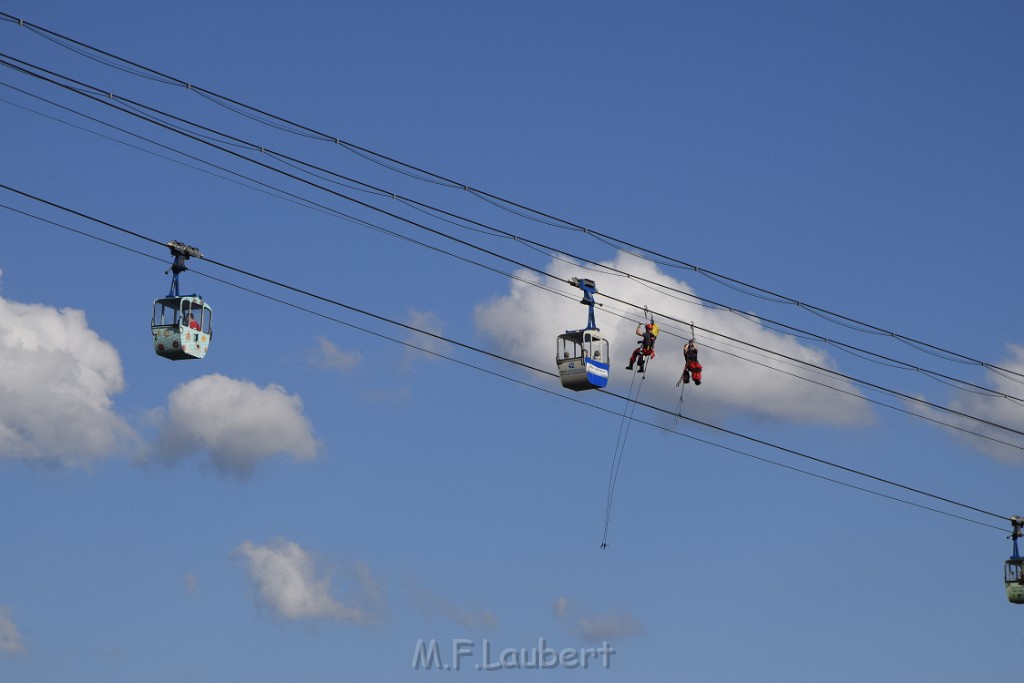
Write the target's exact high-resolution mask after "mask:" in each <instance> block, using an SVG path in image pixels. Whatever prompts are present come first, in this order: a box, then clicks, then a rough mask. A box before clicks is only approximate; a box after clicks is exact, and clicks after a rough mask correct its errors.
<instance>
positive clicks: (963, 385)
mask: <svg viewBox="0 0 1024 683" xmlns="http://www.w3.org/2000/svg"><path fill="white" fill-rule="evenodd" d="M0 55H2V56H4V57H7V58H9V59H12V60H14V61H15V62H18V63H19V64H20V65H22V66H18V65H14V64H11V63H7V62H3V61H2V60H0V65H3V66H7V67H8V68H13V69H15V70H16V71H19V72H21V73H23V74H25V75H29V76H33V77H35V78H38V79H40V80H43V81H45V82H48V83H51V84H52V85H56V86H58V87H61V88H64V89H67V90H70V91H72V92H75V93H76V94H79V95H81V96H84V97H87V98H90V99H92V100H94V101H97V102H100V103H102V104H105V105H107V106H110V107H112V108H114V109H116V110H118V111H121V112H122V113H127V114H129V115H132V116H135V117H138V118H140V119H142V120H144V121H146V122H148V123H151V124H154V125H157V126H160V127H162V128H164V129H165V130H169V131H171V132H174V133H177V134H179V135H183V136H185V137H187V138H189V139H192V140H194V141H197V142H201V143H203V144H206V145H209V146H211V147H213V148H214V149H217V150H219V151H221V152H224V153H227V154H231V155H233V156H235V157H237V158H239V159H242V160H245V161H248V162H250V163H254V164H257V165H259V166H261V167H262V168H264V169H266V170H270V171H273V172H276V173H279V174H282V175H284V176H286V177H288V178H291V179H293V180H296V181H299V182H302V183H305V184H307V185H310V186H312V187H314V188H317V189H320V190H323V191H326V192H329V193H331V194H333V195H335V196H337V197H340V198H342V199H346V200H348V201H351V202H355V203H357V204H359V205H360V206H362V207H364V208H369V209H371V210H374V211H378V212H380V213H383V214H385V215H387V216H389V217H391V218H394V219H396V220H399V221H403V222H405V223H408V224H409V225H412V226H414V227H417V228H419V229H423V230H427V231H430V232H431V233H433V234H434V235H437V236H441V237H444V238H446V239H453V240H455V241H457V242H459V243H460V244H462V245H464V246H470V247H471V248H474V249H479V250H481V251H484V252H485V253H487V254H489V255H491V256H495V257H497V258H501V259H503V260H506V261H509V262H510V263H513V264H514V265H517V266H519V267H523V268H527V269H530V270H533V271H534V272H538V273H541V274H545V275H548V276H549V277H550V275H549V274H548V273H545V272H544V271H541V270H539V269H537V268H534V267H532V266H529V265H527V264H524V263H522V262H521V261H517V260H514V259H510V258H507V257H504V256H502V255H499V254H496V252H493V251H491V250H487V249H483V248H481V247H478V246H477V245H473V244H472V243H469V242H467V241H465V240H461V239H458V238H455V237H453V236H451V235H448V233H444V232H443V231H438V230H435V229H433V228H430V227H428V226H426V225H423V224H422V223H419V222H417V221H412V220H410V219H408V218H405V217H402V216H400V215H398V214H395V213H393V212H390V211H387V210H385V209H382V208H380V207H377V206H375V205H372V204H369V203H366V202H362V201H360V200H358V199H355V198H352V197H349V196H347V195H345V194H343V193H340V192H337V191H334V190H332V189H330V188H327V187H324V186H322V185H319V184H317V183H315V182H312V181H310V180H308V179H305V178H302V177H299V176H296V175H294V174H292V173H289V172H287V171H284V170H282V169H279V168H277V167H274V166H272V165H270V164H266V163H264V162H261V161H259V160H256V159H253V158H251V157H248V156H245V155H244V154H240V153H238V152H236V151H233V150H230V149H227V148H224V147H221V146H220V145H218V144H216V143H215V142H213V141H212V139H211V138H209V137H208V136H205V135H197V134H195V133H192V132H189V131H187V130H183V129H181V128H179V127H177V126H176V125H174V124H169V123H167V122H165V121H161V120H159V119H154V118H153V117H152V116H150V115H146V114H143V113H142V112H139V111H137V110H136V108H141V109H144V110H146V111H149V112H152V113H153V114H155V115H160V116H164V117H168V118H171V119H174V120H176V121H178V122H180V123H182V124H185V125H187V126H190V127H193V128H199V129H201V130H204V131H206V132H208V133H210V134H211V135H213V136H215V137H217V138H223V139H225V140H226V141H227V144H233V145H236V146H238V147H241V148H247V149H250V150H252V151H258V152H260V153H263V154H268V155H271V156H274V157H276V158H278V159H280V160H282V161H284V162H285V163H288V162H293V163H295V164H299V165H301V166H303V167H306V168H310V169H315V170H317V171H320V172H324V173H327V174H330V175H332V176H334V177H337V178H340V179H342V180H344V181H346V182H350V183H354V184H358V185H359V186H360V187H359V188H355V187H351V186H350V185H345V187H350V189H364V190H366V191H368V192H370V193H371V194H376V195H379V196H382V197H390V198H392V199H395V200H398V201H401V202H403V203H405V204H406V205H412V206H414V207H415V208H418V209H421V210H423V211H425V212H427V213H429V211H436V212H439V213H441V214H443V216H447V217H450V218H452V219H456V218H457V219H459V220H463V221H466V222H467V223H471V224H473V225H477V226H480V227H481V228H485V229H486V230H488V231H490V232H491V233H492V234H495V235H496V236H502V237H506V238H509V239H512V240H515V241H517V242H520V243H523V244H526V245H528V246H535V247H538V248H541V249H546V250H550V251H562V252H563V253H566V252H564V250H557V249H556V248H555V247H551V246H548V245H544V244H542V243H540V242H536V241H534V240H530V239H528V238H525V237H523V236H520V235H516V234H514V233H511V232H508V231H505V230H502V229H500V228H497V227H494V226H489V225H486V224H484V223H481V222H478V221H475V220H473V219H471V218H467V217H463V216H458V215H457V214H454V213H451V212H448V211H446V210H444V209H440V208H438V207H433V206H430V205H428V204H425V203H422V202H419V201H417V200H414V199H411V198H408V197H404V196H400V195H398V194H396V193H394V192H392V191H390V190H386V189H384V188H380V187H376V186H373V185H370V184H368V183H364V182H362V181H360V180H358V179H355V178H350V177H347V176H342V175H339V174H337V173H335V172H333V171H331V170H329V169H326V168H323V167H320V166H316V165H313V164H309V163H307V162H305V161H302V160H300V159H296V158H294V157H290V156H288V155H285V154H283V153H280V152H276V151H274V150H271V149H268V148H266V147H264V146H261V145H259V144H257V143H254V142H251V141H247V140H243V139H241V138H238V137H235V136H233V135H231V134H228V133H224V132H223V131H217V130H215V129H212V128H209V127H206V126H203V125H202V124H199V123H196V122H193V121H189V120H187V119H183V118H181V117H178V116H175V115H173V114H169V113H168V112H165V111H161V110H159V109H155V108H153V107H149V106H148V105H145V104H142V103H139V102H136V101H133V100H131V99H128V98H125V97H122V96H117V95H114V94H113V93H109V92H106V91H104V90H102V89H100V88H98V87H96V86H92V85H89V84H85V83H82V82H80V81H77V80H75V79H72V78H70V77H67V76H64V75H61V74H57V73H55V72H53V71H50V70H47V69H43V68H42V67H38V66H36V65H32V64H29V63H28V62H24V61H23V60H20V59H17V58H14V57H10V56H9V55H4V54H3V53H0ZM30 68H32V69H39V70H40V71H43V72H45V73H47V74H50V75H51V76H55V77H56V78H60V79H64V80H68V81H70V82H72V83H75V84H76V85H78V86H81V87H84V88H87V89H89V90H91V91H92V92H93V93H95V94H90V93H87V92H83V91H82V90H80V89H79V88H77V87H73V86H69V85H66V84H64V83H60V82H58V81H54V80H52V79H50V78H48V77H46V76H42V75H40V74H37V73H34V72H32V71H30V70H29V69H30ZM99 93H104V94H105V95H106V97H99V96H97V95H98V94H99ZM111 100H116V101H120V102H123V103H125V105H126V106H128V107H129V108H124V107H120V106H117V105H115V104H113V103H112V102H111ZM56 106H61V107H63V105H56ZM72 111H74V110H72ZM83 116H85V115H84V114H83ZM89 118H92V117H89ZM106 125H110V124H106ZM121 130H123V129H121ZM125 132H128V131H125ZM128 134H131V135H136V134H134V133H131V132H128ZM137 137H138V136H137ZM154 144H160V143H154ZM180 153H182V154H184V152H180ZM187 156H191V155H187ZM192 158H196V157H192ZM204 163H209V162H205V161H204ZM289 165H290V166H291V165H292V164H291V163H289ZM214 166H215V167H217V168H221V169H222V170H225V171H227V172H229V173H232V174H234V175H239V174H237V173H236V172H234V171H230V170H228V169H224V168H223V167H219V166H216V165H214ZM293 168H294V166H293ZM314 176H315V174H314ZM315 177H318V176H315ZM248 179H249V180H250V181H251V182H256V183H258V184H261V185H265V183H262V182H261V181H256V180H254V179H252V178H248ZM321 179H323V178H321ZM330 182H333V181H330ZM277 191H278V192H284V193H285V194H289V195H290V194H291V193H287V192H285V191H283V190H280V189H279V188H277ZM291 196H295V195H291ZM301 202H309V203H313V202H311V200H308V199H304V198H303V199H302V200H301ZM314 204H315V203H314ZM318 206H321V205H318ZM342 216H343V217H344V218H346V219H348V220H351V221H352V222H356V223H358V224H362V225H364V226H366V225H367V223H366V222H364V221H362V220H361V219H355V218H354V217H351V216H348V215H347V214H342ZM435 217H436V216H435ZM442 220H447V219H446V218H442ZM449 222H451V221H449ZM367 227H369V226H367ZM461 227H464V228H465V227H466V226H464V225H462V226H461ZM372 229H377V230H380V231H383V232H387V233H388V234H391V235H393V236H396V237H399V238H401V239H409V238H407V237H405V236H400V235H398V234H397V233H393V232H390V231H386V230H383V229H382V228H379V227H375V228H372ZM417 243H418V244H420V245H421V246H428V247H429V248H434V247H430V246H429V245H426V244H425V243H422V242H417ZM434 249H436V248H434ZM440 251H443V250H440ZM444 253H448V254H449V255H451V254H450V252H444ZM567 255H568V256H570V257H572V258H575V259H577V260H580V261H583V262H586V263H590V264H592V265H594V266H595V267H598V268H602V269H604V270H606V271H608V272H610V273H613V274H615V275H618V276H622V277H626V278H629V279H632V280H634V281H637V282H642V283H644V284H646V285H648V286H651V287H654V288H657V289H659V290H660V291H663V292H676V293H678V294H680V295H683V296H686V297H689V298H690V299H693V300H694V301H695V302H697V303H698V304H700V305H706V306H709V307H713V308H719V309H721V310H724V311H728V312H730V313H733V314H735V315H738V316H740V317H742V318H744V319H747V320H750V321H753V322H755V323H757V324H761V325H766V326H771V325H775V326H777V327H781V328H783V329H785V330H788V332H786V333H787V334H794V335H795V336H801V335H806V336H805V337H804V338H806V339H809V340H814V341H818V342H821V343H824V344H826V345H831V346H835V347H836V348H839V349H841V350H844V351H847V352H849V353H852V354H854V355H860V356H862V357H863V356H870V358H866V360H869V361H872V362H879V363H880V364H883V365H885V364H890V365H894V366H898V367H900V368H902V369H906V370H911V371H914V372H918V373H921V374H924V375H926V376H929V377H931V378H933V379H935V380H937V381H940V382H942V383H943V384H946V385H947V386H952V387H953V388H956V389H960V390H964V391H969V390H970V389H968V388H972V389H976V390H977V391H976V392H971V393H981V394H982V395H987V396H992V397H996V398H1003V399H1007V400H1010V401H1014V402H1016V403H1018V404H1024V399H1022V398H1020V397H1017V396H1014V395H1011V394H1007V393H1005V392H1002V391H999V390H997V389H993V388H990V387H985V386H982V385H979V384H975V383H973V382H969V381H967V380H963V379H960V378H956V377H952V376H949V375H946V374H944V373H941V372H938V371H935V370H931V369H928V368H923V367H920V366H917V365H913V364H911V363H908V362H906V361H903V360H899V359H896V358H891V357H889V356H886V355H883V354H879V353H876V352H874V351H870V350H868V349H863V348H859V347H856V346H853V345H850V344H847V343H844V342H841V341H839V340H835V339H830V338H827V337H825V336H823V335H819V334H817V333H814V332H811V331H808V330H802V329H800V328H797V327H794V326H791V325H788V324H786V323H782V322H780V321H775V320H772V319H770V318H764V317H758V316H755V315H752V314H750V313H747V312H744V311H740V310H738V309H736V308H733V307H732V306H729V305H727V304H724V303H721V302H717V301H714V300H711V299H708V298H706V297H702V296H698V295H695V294H692V293H690V292H685V291H683V290H680V289H678V288H674V287H670V286H668V285H665V284H662V283H658V282H655V281H653V280H649V279H647V278H643V277H641V276H636V275H633V274H631V273H628V272H626V271H623V270H621V269H618V268H615V267H612V266H608V265H605V264H600V263H597V262H594V261H592V260H590V259H587V258H585V257H581V256H577V255H574V254H571V253H567ZM457 258H460V257H457Z"/></svg>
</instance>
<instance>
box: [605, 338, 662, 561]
mask: <svg viewBox="0 0 1024 683" xmlns="http://www.w3.org/2000/svg"><path fill="white" fill-rule="evenodd" d="M652 359H653V356H652V357H651V358H648V359H647V360H646V363H645V364H644V366H643V367H644V369H643V370H638V371H637V372H634V373H633V379H632V380H631V381H630V383H629V393H628V394H627V397H628V398H629V401H628V402H627V403H626V408H625V410H623V411H622V420H621V421H620V422H619V435H618V437H617V438H616V439H615V454H614V455H613V456H612V469H611V472H609V473H608V503H607V505H606V507H605V511H604V534H603V535H602V536H601V547H602V548H607V547H608V526H609V525H610V524H611V519H612V500H613V499H614V497H615V484H616V482H618V480H619V468H620V467H622V455H623V453H624V452H625V450H626V439H627V438H628V437H629V428H630V426H631V425H632V424H633V413H635V412H636V404H637V401H639V399H640V392H641V391H642V390H643V388H644V380H645V379H647V368H649V367H650V364H651V360H652ZM637 375H640V386H639V387H637V390H636V395H635V396H634V395H633V387H634V386H635V385H636V377H637Z"/></svg>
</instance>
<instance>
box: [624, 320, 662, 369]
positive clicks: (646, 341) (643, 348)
mask: <svg viewBox="0 0 1024 683" xmlns="http://www.w3.org/2000/svg"><path fill="white" fill-rule="evenodd" d="M638 332H639V330H638ZM642 337H643V339H641V340H640V341H638V342H637V344H639V346H637V347H636V349H635V350H634V351H633V355H632V356H630V357H629V365H627V366H626V369H627V370H632V369H633V363H636V362H637V358H638V357H639V359H640V362H639V363H637V369H638V370H639V371H640V372H643V371H644V359H646V358H654V340H655V339H657V338H658V337H657V334H656V333H655V332H654V325H653V324H651V323H647V324H646V325H644V332H643V335H642Z"/></svg>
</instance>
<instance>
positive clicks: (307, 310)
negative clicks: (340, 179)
mask: <svg viewBox="0 0 1024 683" xmlns="http://www.w3.org/2000/svg"><path fill="white" fill-rule="evenodd" d="M0 208H4V209H8V210H10V211H12V212H15V213H18V214H21V215H22V216H25V217H27V218H32V219H34V220H38V221H41V222H44V223H47V224H49V225H52V226H54V227H57V228H60V229H63V230H67V231H69V232H72V233H75V234H77V235H80V236H82V237H87V238H89V239H93V240H96V241H98V242H101V243H103V244H107V245H109V246H113V247H116V248H118V249H122V250H124V251H127V252H129V253H132V254H136V255H139V256H143V257H145V258H148V259H151V260H153V261H157V262H160V263H164V262H165V261H166V259H165V258H164V257H157V256H153V255H151V254H147V253H145V252H143V251H139V250H137V249H132V248H131V247H127V246H125V245H123V244H119V243H117V242H113V241H111V240H107V239H103V238H102V237H98V236H96V235H93V234H90V233H87V232H85V231H83V230H78V229H76V228H72V227H70V226H68V225H65V224H62V223H58V222H56V221H51V220H49V219H46V218H42V217H40V216H36V215H34V214H30V213H27V212H25V211H21V210H20V209H16V208H14V207H11V206H8V205H6V204H0ZM191 272H193V273H195V274H196V275H199V276H200V277H204V278H207V279H209V280H212V281H214V282H218V283H220V284H223V285H227V286H229V287H233V288H235V289H238V290H240V291H243V292H247V293H249V294H253V295H255V296H258V297H261V298H263V299H266V300H268V301H272V302H274V303H278V304H281V305H284V306H288V307H290V308H292V309H295V310H297V311H300V312H303V313H307V314H309V315H312V316H315V317H318V318H321V319H324V320H327V321H329V322H334V323H337V324H340V325H344V326H346V327H348V328H350V329H354V330H356V331H359V332H363V333H365V334H368V335H371V336H375V337H378V338H380V339H384V340H385V341H389V342H393V343H395V344H398V345H401V346H405V347H406V348H410V349H414V350H416V351H421V352H423V353H425V354H428V355H431V356H434V357H436V358H441V359H443V360H447V361H450V362H452V363H454V364H456V365H461V366H463V367H466V368H470V369H472V370H476V371H479V372H482V373H484V374H488V375H491V376H493V377H496V378H498V379H503V380H507V381H509V382H512V383H514V384H519V385H520V386H524V387H528V388H530V389H535V390H537V391H540V392H543V393H545V394H548V395H549V396H553V397H556V398H559V399H562V400H566V401H571V402H573V403H577V404H580V405H583V406H586V407H588V408H592V409H594V410H598V411H601V412H604V413H607V414H609V415H616V416H618V413H617V412H615V411H613V410H611V409H610V408H605V407H603V406H599V405H596V404H593V403H589V402H587V401H583V400H582V399H580V398H578V397H576V396H572V395H568V394H566V393H565V392H560V391H554V390H552V389H548V388H546V387H542V386H538V385H536V384H532V383H530V382H527V381H525V380H522V379H518V378H516V377H512V376H510V375H505V374H502V373H500V372H497V371H495V370H492V369H490V368H485V367H482V366H479V365H475V364H473V363H469V362H467V361H465V360H462V359H460V358H455V357H453V356H449V355H446V354H443V353H441V352H439V351H436V350H434V349H430V348H426V347H422V346H418V345H416V344H414V343H412V342H410V341H407V340H402V339H398V338H396V337H391V336H389V335H386V334H383V333H381V332H378V331H376V330H371V329H369V328H366V327H362V326H360V325H356V324H354V323H352V322H349V321H346V320H342V319H340V318H335V317H333V316H330V315H327V314H325V313H322V312H320V311H316V310H314V309H311V308H307V307H305V306H300V305H298V304H296V303H294V302H291V301H287V300H285V299H280V298H278V297H274V296H271V295H269V294H266V293H265V292H260V291H258V290H255V289H252V288H250V287H245V286H243V285H240V284H237V283H235V282H231V281H229V280H225V279H223V278H219V277H216V276H214V275H210V274H209V273H204V272H202V271H200V270H194V269H193V270H191ZM410 327H411V328H412V329H413V330H414V331H416V332H418V333H420V334H425V335H432V336H437V335H434V334H433V333H431V332H428V331H426V330H423V329H420V328H417V327H415V326H410ZM502 359H503V360H505V361H507V362H512V361H511V359H508V358H506V357H502ZM533 369H534V370H535V371H536V372H538V373H541V374H545V375H548V376H549V377H551V378H555V374H554V373H551V372H547V371H543V370H540V369H539V368H533ZM634 405H635V404H634ZM629 419H630V420H631V421H632V422H637V423H639V424H643V425H646V426H648V427H653V428H655V429H660V430H662V431H664V432H667V433H669V434H672V435H674V436H679V437H683V438H686V439H690V440H692V441H696V442H698V443H702V444H705V445H707V446H711V447H713V448H718V449H721V450H724V451H727V452H730V453H733V454H736V455H741V456H744V457H747V458H750V459H753V460H756V461H759V462H762V463H765V464H769V465H774V466H776V467H781V468H783V469H786V470H790V471H792V472H795V473H798V474H803V475H806V476H809V477H813V478H815V479H820V480H822V481H825V482H828V483H832V484H837V485H839V486H843V487H846V488H849V489H853V490H855V491H859V492H862V493H867V494H870V495H873V496H877V497H880V498H884V499H887V500H891V501H894V502H897V503H901V504H904V505H908V506H910V507H915V508H919V509H922V510H926V511H928V512H934V513H937V514H940V515H943V516H945V517H951V518H953V519H959V520H961V521H964V522H968V523H970V524H975V525H977V526H982V527H987V528H990V529H995V530H997V531H1000V532H1003V531H1004V529H1003V528H1002V527H998V526H995V525H992V524H988V523H987V522H981V521H978V520H975V519H972V518H970V517H964V516H963V515H958V514H955V513H951V512H949V511H946V510H940V509H939V508H936V507H931V506H929V505H923V504H921V503H917V502H914V501H910V500H907V499H905V498H900V497H898V496H893V495H890V494H887V493H882V492H881V491H876V490H873V489H868V488H864V487H862V486H857V485H856V484H851V483H849V482H846V481H843V480H841V479H834V478H832V477H826V476H824V475H822V474H819V473H817V472H812V471H810V470H805V469H802V468H799V467H794V466H792V465H787V464H785V463H782V462H779V461H777V460H772V459H771V458H766V457H763V456H759V455H755V454H753V453H750V452H749V451H743V450H740V449H737V448H733V447H730V446H726V445H725V444H722V443H718V442H715V441H711V440H709V439H704V438H701V437H698V436H695V435H693V434H687V433H685V432H679V431H676V430H674V429H669V428H668V427H665V426H663V425H660V424H657V423H655V422H650V421H648V420H643V419H641V418H638V417H634V416H633V415H632V414H631V415H630V417H629Z"/></svg>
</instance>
